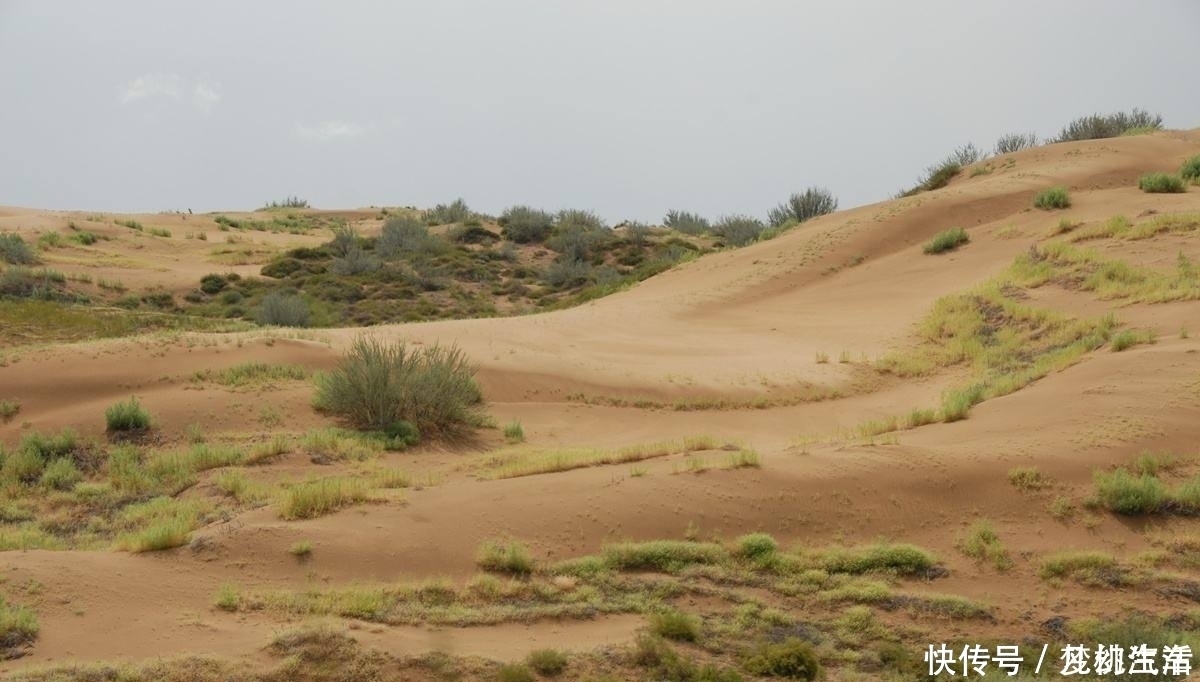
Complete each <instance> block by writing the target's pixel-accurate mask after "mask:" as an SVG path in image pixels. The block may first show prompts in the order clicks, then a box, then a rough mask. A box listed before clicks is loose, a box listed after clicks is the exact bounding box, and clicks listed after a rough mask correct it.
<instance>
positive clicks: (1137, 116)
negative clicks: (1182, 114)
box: [1054, 109, 1163, 142]
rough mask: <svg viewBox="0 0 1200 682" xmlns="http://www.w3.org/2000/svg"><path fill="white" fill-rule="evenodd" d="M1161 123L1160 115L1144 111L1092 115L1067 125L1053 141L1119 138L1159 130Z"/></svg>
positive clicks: (1134, 110) (1135, 110)
mask: <svg viewBox="0 0 1200 682" xmlns="http://www.w3.org/2000/svg"><path fill="white" fill-rule="evenodd" d="M1162 123H1163V119H1162V116H1161V115H1159V114H1151V113H1150V112H1148V111H1145V110H1144V109H1133V110H1131V111H1129V112H1124V111H1119V112H1116V113H1113V114H1092V115H1090V116H1083V117H1081V118H1077V119H1075V120H1074V121H1071V122H1070V123H1068V124H1067V125H1066V127H1064V128H1063V129H1062V132H1060V133H1059V134H1058V137H1057V138H1055V140H1054V141H1055V142H1074V141H1077V140H1098V139H1102V138H1106V137H1120V136H1121V135H1127V134H1131V133H1140V132H1149V131H1153V130H1160V129H1161V128H1162Z"/></svg>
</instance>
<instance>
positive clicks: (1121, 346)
mask: <svg viewBox="0 0 1200 682" xmlns="http://www.w3.org/2000/svg"><path fill="white" fill-rule="evenodd" d="M1111 343H1112V346H1111V347H1112V351H1113V352H1114V353H1120V352H1121V351H1123V350H1128V349H1130V348H1133V347H1134V346H1136V345H1138V344H1142V343H1154V332H1152V331H1150V330H1143V331H1138V330H1135V329H1122V330H1121V331H1119V332H1117V333H1116V334H1113V336H1112V342H1111Z"/></svg>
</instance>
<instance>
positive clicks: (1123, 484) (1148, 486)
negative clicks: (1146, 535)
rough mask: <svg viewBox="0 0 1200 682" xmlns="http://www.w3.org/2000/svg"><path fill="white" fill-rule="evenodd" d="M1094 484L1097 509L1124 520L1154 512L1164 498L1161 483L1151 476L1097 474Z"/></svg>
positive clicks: (1113, 472)
mask: <svg viewBox="0 0 1200 682" xmlns="http://www.w3.org/2000/svg"><path fill="white" fill-rule="evenodd" d="M1094 481H1095V487H1096V499H1097V501H1098V502H1099V503H1100V505H1101V506H1102V507H1104V508H1105V509H1107V510H1109V511H1111V512H1116V513H1117V514H1123V515H1126V516H1132V515H1136V514H1152V513H1154V512H1157V511H1158V510H1159V508H1160V507H1161V506H1162V503H1163V500H1164V499H1166V496H1167V491H1166V487H1165V486H1163V484H1162V481H1160V480H1158V478H1157V477H1156V476H1153V475H1151V474H1142V475H1141V476H1134V475H1132V474H1130V473H1129V472H1128V471H1126V470H1124V469H1117V470H1115V471H1112V472H1104V471H1097V472H1096V473H1095V475H1094Z"/></svg>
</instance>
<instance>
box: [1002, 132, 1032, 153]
mask: <svg viewBox="0 0 1200 682" xmlns="http://www.w3.org/2000/svg"><path fill="white" fill-rule="evenodd" d="M1037 145H1038V138H1037V135H1035V134H1033V133H1009V134H1007V135H1001V136H1000V139H999V140H996V155H997V156H1000V155H1002V154H1012V153H1013V152H1019V151H1021V150H1022V149H1029V148H1030V147H1036V146H1037Z"/></svg>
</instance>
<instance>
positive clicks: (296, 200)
mask: <svg viewBox="0 0 1200 682" xmlns="http://www.w3.org/2000/svg"><path fill="white" fill-rule="evenodd" d="M263 208H265V209H271V208H308V200H306V199H301V198H300V197H295V196H290V197H286V198H285V199H284V200H283V201H270V202H267V203H266V204H263Z"/></svg>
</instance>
